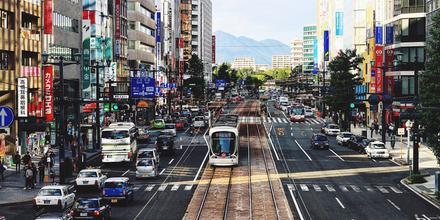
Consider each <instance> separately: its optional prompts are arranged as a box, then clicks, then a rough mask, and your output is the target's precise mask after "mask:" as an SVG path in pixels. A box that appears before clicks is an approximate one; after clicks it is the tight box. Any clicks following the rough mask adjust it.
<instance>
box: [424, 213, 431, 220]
mask: <svg viewBox="0 0 440 220" xmlns="http://www.w3.org/2000/svg"><path fill="white" fill-rule="evenodd" d="M422 216H423V217H424V218H426V219H427V220H430V219H431V218H429V217H428V216H427V215H425V214H423V215H422Z"/></svg>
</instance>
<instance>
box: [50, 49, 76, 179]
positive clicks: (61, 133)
mask: <svg viewBox="0 0 440 220" xmlns="http://www.w3.org/2000/svg"><path fill="white" fill-rule="evenodd" d="M42 56H43V64H50V65H54V66H58V67H59V69H60V76H59V85H60V87H61V88H60V89H61V91H60V94H58V97H59V98H58V99H59V100H58V105H59V106H58V107H59V109H60V110H59V112H60V115H59V117H57V119H56V124H57V127H58V132H57V133H56V135H57V136H56V145H57V146H58V147H59V159H60V175H59V176H60V183H61V184H63V183H64V182H65V180H66V179H65V178H66V176H65V163H64V158H65V149H64V147H65V144H66V121H65V106H64V99H65V91H64V66H69V65H74V64H76V65H78V64H80V57H81V54H80V53H76V54H75V55H74V59H75V62H70V61H67V62H66V61H65V58H64V56H59V57H54V58H55V59H58V60H59V61H58V62H49V61H48V60H49V56H50V55H49V54H48V53H46V52H43V55H42Z"/></svg>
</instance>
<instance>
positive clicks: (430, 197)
mask: <svg viewBox="0 0 440 220" xmlns="http://www.w3.org/2000/svg"><path fill="white" fill-rule="evenodd" d="M431 177H432V178H434V175H431V176H428V177H425V179H426V180H427V181H426V182H425V183H413V184H411V183H409V181H408V179H407V177H405V178H403V179H402V180H400V183H401V184H402V185H403V186H405V187H406V188H407V189H409V190H411V191H412V192H413V193H415V194H416V195H417V196H419V197H420V198H422V199H423V200H425V201H426V202H428V203H429V204H431V205H432V206H434V207H436V208H437V209H439V210H440V196H439V194H437V195H436V194H435V192H434V191H435V189H434V188H433V187H434V182H432V181H433V180H431V179H432V178H431ZM431 183H432V184H431ZM431 185H432V186H431Z"/></svg>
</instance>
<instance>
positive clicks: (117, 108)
mask: <svg viewBox="0 0 440 220" xmlns="http://www.w3.org/2000/svg"><path fill="white" fill-rule="evenodd" d="M112 110H113V111H114V112H117V111H119V105H118V104H116V103H112Z"/></svg>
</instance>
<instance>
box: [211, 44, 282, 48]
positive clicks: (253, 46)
mask: <svg viewBox="0 0 440 220" xmlns="http://www.w3.org/2000/svg"><path fill="white" fill-rule="evenodd" d="M217 47H240V48H246V47H250V48H273V47H289V46H287V45H282V44H279V45H222V46H219V45H217Z"/></svg>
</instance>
